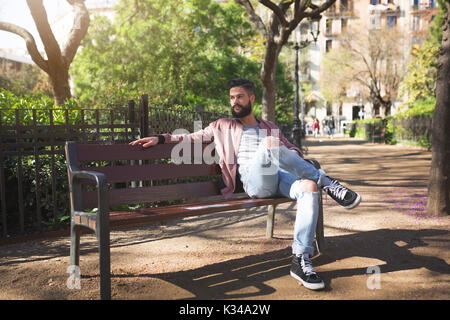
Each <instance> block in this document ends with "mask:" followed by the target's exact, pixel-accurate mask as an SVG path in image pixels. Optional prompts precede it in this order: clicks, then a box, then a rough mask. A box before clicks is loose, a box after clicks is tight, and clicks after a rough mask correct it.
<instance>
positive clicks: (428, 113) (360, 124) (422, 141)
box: [346, 97, 436, 149]
mask: <svg viewBox="0 0 450 320" xmlns="http://www.w3.org/2000/svg"><path fill="white" fill-rule="evenodd" d="M435 104H436V101H435V99H434V97H431V98H429V99H427V100H418V101H416V102H415V103H414V104H413V105H412V106H410V108H409V109H408V110H407V111H405V112H401V113H398V114H396V115H395V116H391V117H386V118H385V119H378V118H377V119H367V120H356V121H354V122H352V123H351V124H350V125H349V126H348V129H347V130H346V134H348V135H349V136H350V137H358V138H362V139H366V140H368V141H372V142H381V143H387V144H397V143H404V144H410V145H415V146H421V147H425V148H428V149H431V120H432V117H433V112H434V106H435Z"/></svg>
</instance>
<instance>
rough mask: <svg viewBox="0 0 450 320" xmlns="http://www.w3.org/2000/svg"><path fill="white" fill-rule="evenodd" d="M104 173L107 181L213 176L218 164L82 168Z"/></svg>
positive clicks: (217, 170)
mask: <svg viewBox="0 0 450 320" xmlns="http://www.w3.org/2000/svg"><path fill="white" fill-rule="evenodd" d="M84 169H86V170H90V171H96V172H100V173H103V174H105V175H106V176H107V177H108V182H126V181H147V180H157V179H158V180H159V179H173V178H185V177H203V176H213V175H217V174H219V173H220V171H219V169H218V166H213V165H207V164H201V165H200V164H198V165H193V164H180V165H174V164H147V165H124V166H107V167H88V168H84Z"/></svg>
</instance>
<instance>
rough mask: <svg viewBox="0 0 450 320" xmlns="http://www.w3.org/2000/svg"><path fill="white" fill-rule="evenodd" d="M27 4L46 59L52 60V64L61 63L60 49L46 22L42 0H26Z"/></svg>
mask: <svg viewBox="0 0 450 320" xmlns="http://www.w3.org/2000/svg"><path fill="white" fill-rule="evenodd" d="M27 4H28V7H29V8H30V11H31V15H32V16H33V20H34V23H35V24H36V27H37V30H38V32H39V36H40V37H41V40H42V43H43V44H44V49H45V52H46V53H47V57H48V60H49V61H52V64H53V63H55V64H60V63H63V61H62V54H61V49H60V48H59V45H58V42H57V41H56V38H55V35H54V34H53V31H52V29H51V28H50V24H49V23H48V18H47V12H46V11H45V8H44V5H43V4H42V0H27Z"/></svg>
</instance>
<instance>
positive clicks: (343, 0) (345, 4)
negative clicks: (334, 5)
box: [341, 0, 348, 12]
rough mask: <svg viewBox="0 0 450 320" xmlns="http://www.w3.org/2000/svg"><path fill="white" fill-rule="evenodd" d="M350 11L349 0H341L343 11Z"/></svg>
mask: <svg viewBox="0 0 450 320" xmlns="http://www.w3.org/2000/svg"><path fill="white" fill-rule="evenodd" d="M345 11H348V0H341V12H345Z"/></svg>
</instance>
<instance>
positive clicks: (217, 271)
mask: <svg viewBox="0 0 450 320" xmlns="http://www.w3.org/2000/svg"><path fill="white" fill-rule="evenodd" d="M448 233H449V232H448V231H446V230H437V229H424V230H405V229H404V230H390V229H379V230H374V231H364V232H357V233H354V234H349V235H339V236H332V237H327V244H328V246H329V247H330V248H332V250H329V251H330V253H328V254H322V255H319V256H317V257H316V258H315V259H314V260H315V266H316V267H319V266H321V265H326V264H329V263H332V262H334V261H337V260H343V259H346V258H351V257H367V258H371V259H378V260H381V261H384V264H381V265H379V267H380V270H381V273H386V272H394V271H401V270H412V269H418V268H426V269H428V270H429V271H433V272H437V273H441V274H450V265H449V264H447V263H446V262H445V260H443V259H440V258H437V257H430V256H423V255H417V254H413V253H411V251H410V249H411V248H416V247H422V246H427V243H426V242H425V241H424V238H426V237H436V236H437V237H439V236H445V235H447V234H448ZM439 241H448V239H439ZM398 242H402V243H404V245H402V246H399V245H398V244H396V243H398ZM290 262H291V249H290V247H287V248H285V249H281V250H276V251H271V252H266V253H264V254H259V255H252V256H246V257H243V258H239V259H234V260H229V261H224V262H220V263H215V264H211V265H207V266H203V267H201V268H197V269H192V270H186V271H179V272H171V273H161V274H135V275H133V274H125V275H114V274H113V275H112V277H113V279H114V278H143V277H145V278H148V277H153V278H158V279H161V280H163V281H166V282H169V283H172V284H174V285H176V286H177V287H180V288H183V289H185V290H187V291H189V292H190V293H192V294H193V295H194V297H193V298H192V299H240V298H251V297H255V296H261V295H268V294H271V293H274V292H275V291H276V289H275V288H273V287H271V286H269V285H267V284H266V283H267V282H268V281H269V280H272V279H277V278H280V277H284V276H286V275H288V274H289V269H290ZM366 272H367V269H366V268H350V269H347V268H346V269H341V270H333V271H325V272H321V273H320V275H321V277H322V278H323V280H324V281H325V283H326V289H325V290H327V291H332V290H333V287H332V285H331V281H332V280H333V279H336V278H340V277H349V276H354V275H364V274H366ZM248 287H252V288H257V290H256V291H255V290H252V292H250V293H232V292H236V291H239V290H241V289H244V288H248ZM230 292H231V293H230ZM167 298H169V299H170V297H161V299H167Z"/></svg>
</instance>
